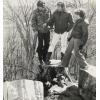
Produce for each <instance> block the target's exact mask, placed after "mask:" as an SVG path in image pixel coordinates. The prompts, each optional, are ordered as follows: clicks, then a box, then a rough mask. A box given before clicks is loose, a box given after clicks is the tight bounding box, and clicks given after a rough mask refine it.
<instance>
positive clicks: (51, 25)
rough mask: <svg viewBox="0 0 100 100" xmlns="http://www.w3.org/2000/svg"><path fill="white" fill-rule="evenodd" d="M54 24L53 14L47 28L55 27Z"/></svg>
mask: <svg viewBox="0 0 100 100" xmlns="http://www.w3.org/2000/svg"><path fill="white" fill-rule="evenodd" d="M54 23H55V15H54V13H53V15H51V18H50V19H49V21H48V22H47V26H50V27H53V25H54Z"/></svg>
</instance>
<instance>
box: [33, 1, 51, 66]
mask: <svg viewBox="0 0 100 100" xmlns="http://www.w3.org/2000/svg"><path fill="white" fill-rule="evenodd" d="M49 18H50V10H49V9H48V8H47V7H46V6H45V5H44V2H42V1H38V2H37V9H36V10H34V12H33V17H32V28H33V31H34V32H38V48H37V52H38V57H39V61H40V64H42V63H43V61H44V62H45V61H46V55H47V52H48V48H49V42H50V31H49V28H48V27H47V26H45V27H44V24H45V23H47V21H48V20H49Z"/></svg>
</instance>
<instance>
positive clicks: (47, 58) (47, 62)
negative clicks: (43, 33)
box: [45, 52, 52, 65]
mask: <svg viewBox="0 0 100 100" xmlns="http://www.w3.org/2000/svg"><path fill="white" fill-rule="evenodd" d="M51 54H52V52H48V53H47V57H46V62H45V63H46V64H47V65H49V64H50V63H51V62H50V57H51Z"/></svg>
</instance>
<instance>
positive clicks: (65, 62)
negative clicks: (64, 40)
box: [61, 38, 74, 67]
mask: <svg viewBox="0 0 100 100" xmlns="http://www.w3.org/2000/svg"><path fill="white" fill-rule="evenodd" d="M73 47H74V41H73V38H72V39H71V40H70V42H69V44H68V47H67V49H66V51H65V55H64V57H63V60H62V62H61V64H62V66H63V67H68V65H69V61H70V58H71V54H72V50H73Z"/></svg>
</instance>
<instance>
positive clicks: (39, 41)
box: [37, 32, 43, 64]
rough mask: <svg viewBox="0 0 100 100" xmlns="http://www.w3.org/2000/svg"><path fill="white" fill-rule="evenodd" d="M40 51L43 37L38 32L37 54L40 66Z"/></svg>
mask: <svg viewBox="0 0 100 100" xmlns="http://www.w3.org/2000/svg"><path fill="white" fill-rule="evenodd" d="M42 49H43V35H42V33H40V32H38V47H37V52H38V57H39V62H40V64H42Z"/></svg>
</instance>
